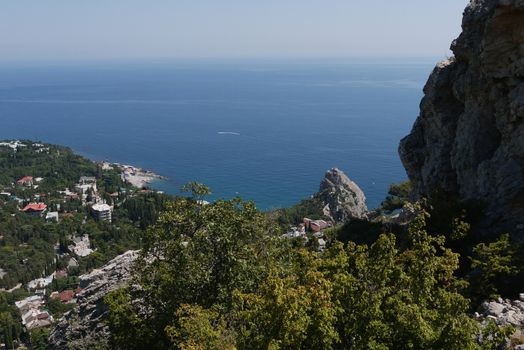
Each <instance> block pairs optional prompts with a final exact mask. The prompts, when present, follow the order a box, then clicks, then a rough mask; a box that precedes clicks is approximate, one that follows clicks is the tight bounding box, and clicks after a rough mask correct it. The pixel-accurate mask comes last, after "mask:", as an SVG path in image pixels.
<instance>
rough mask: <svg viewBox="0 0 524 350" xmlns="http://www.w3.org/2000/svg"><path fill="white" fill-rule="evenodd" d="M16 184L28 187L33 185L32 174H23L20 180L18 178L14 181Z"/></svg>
mask: <svg viewBox="0 0 524 350" xmlns="http://www.w3.org/2000/svg"><path fill="white" fill-rule="evenodd" d="M16 184H17V185H22V186H28V187H31V186H33V177H32V176H24V177H23V178H21V179H20V180H18V181H17V182H16Z"/></svg>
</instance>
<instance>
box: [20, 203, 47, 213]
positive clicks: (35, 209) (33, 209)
mask: <svg viewBox="0 0 524 350" xmlns="http://www.w3.org/2000/svg"><path fill="white" fill-rule="evenodd" d="M46 209H47V205H45V204H44V203H30V204H28V205H26V206H25V207H24V209H22V211H23V212H24V213H26V214H30V215H35V216H40V215H42V213H43V212H44V211H45V210H46Z"/></svg>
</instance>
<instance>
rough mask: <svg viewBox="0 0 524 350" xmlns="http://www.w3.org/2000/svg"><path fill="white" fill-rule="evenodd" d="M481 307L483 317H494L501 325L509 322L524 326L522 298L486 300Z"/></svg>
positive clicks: (520, 326) (523, 303) (518, 326)
mask: <svg viewBox="0 0 524 350" xmlns="http://www.w3.org/2000/svg"><path fill="white" fill-rule="evenodd" d="M481 309H482V310H481V311H482V317H483V318H486V319H492V320H494V321H495V323H497V324H498V325H499V326H504V325H508V324H511V325H513V326H515V327H517V328H522V327H523V326H524V302H523V301H521V300H509V299H506V300H502V299H499V300H497V301H485V302H484V303H483V304H482V306H481Z"/></svg>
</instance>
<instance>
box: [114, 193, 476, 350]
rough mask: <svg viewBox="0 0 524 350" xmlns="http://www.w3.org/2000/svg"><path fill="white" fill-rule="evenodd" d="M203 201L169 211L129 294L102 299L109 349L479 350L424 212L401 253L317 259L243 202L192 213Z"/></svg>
mask: <svg viewBox="0 0 524 350" xmlns="http://www.w3.org/2000/svg"><path fill="white" fill-rule="evenodd" d="M204 193H205V189H203V188H201V187H199V188H197V189H196V191H195V196H194V197H193V198H185V199H179V200H177V201H175V202H173V203H170V204H169V205H168V207H167V210H166V212H164V213H163V214H162V215H161V216H160V219H159V220H158V222H157V223H156V224H155V225H153V226H152V227H151V228H150V229H149V230H148V231H147V235H146V238H145V242H144V250H143V255H142V260H141V261H140V262H139V263H138V264H137V266H136V267H137V273H136V276H135V279H136V281H135V282H136V283H135V284H133V285H134V286H135V287H132V288H126V289H121V290H118V291H115V292H113V293H111V294H110V295H108V296H107V297H106V302H107V304H108V305H109V308H110V311H111V312H110V320H109V324H110V327H111V330H112V334H113V338H112V346H113V348H119V349H150V348H155V349H171V348H175V349H346V348H350V349H408V348H409V349H476V348H478V345H477V343H476V342H475V338H474V334H475V333H476V332H477V326H476V323H475V322H474V321H473V320H472V319H470V318H469V317H468V316H467V313H466V312H467V310H468V307H469V304H468V300H467V299H466V298H464V297H463V296H462V295H461V294H460V291H461V289H462V288H463V287H464V286H463V283H462V282H461V281H460V280H459V279H457V278H456V277H455V275H454V272H455V271H456V269H457V268H458V262H459V257H458V255H457V254H455V253H453V252H452V251H451V250H450V249H449V248H446V247H445V245H444V243H445V238H444V237H442V236H434V235H430V234H428V233H427V231H426V219H427V216H426V215H425V214H424V212H422V213H421V215H419V216H418V218H417V219H416V220H415V221H414V223H413V224H412V225H411V227H410V229H409V232H408V241H409V242H408V243H407V244H406V246H405V247H402V248H400V247H399V246H398V244H397V242H396V238H395V236H394V235H393V234H381V235H380V236H379V237H378V239H377V240H376V242H374V243H372V244H371V245H369V246H368V245H358V244H356V243H352V242H349V243H348V244H346V245H344V244H343V243H340V242H334V243H333V244H332V245H331V247H329V248H328V249H327V250H325V251H324V252H323V253H318V252H315V251H312V250H309V249H306V248H304V247H292V246H291V244H289V241H287V240H283V239H280V238H277V237H278V236H276V235H275V234H272V232H273V227H272V225H271V223H269V222H268V221H267V220H266V218H265V217H264V216H263V215H261V214H260V213H259V212H257V210H256V209H255V207H254V205H253V204H251V203H246V202H243V201H241V200H239V199H235V200H231V201H218V202H216V203H214V204H211V205H202V204H201V201H199V196H200V195H202V194H204ZM136 286H140V287H136ZM130 329H133V332H129V330H130Z"/></svg>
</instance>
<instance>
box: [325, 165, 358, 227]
mask: <svg viewBox="0 0 524 350" xmlns="http://www.w3.org/2000/svg"><path fill="white" fill-rule="evenodd" d="M318 196H319V198H320V200H321V201H322V204H323V207H324V208H323V211H324V215H326V216H328V217H331V218H332V219H333V221H335V222H337V223H338V222H345V221H347V220H349V219H362V218H365V217H366V216H367V213H368V208H367V206H366V197H365V196H364V192H362V190H361V189H360V187H358V185H357V184H356V183H354V182H353V181H351V180H350V179H349V178H348V177H347V176H346V174H344V172H342V171H341V170H339V169H337V168H333V169H331V170H329V171H328V172H326V175H325V177H324V179H323V180H322V182H321V183H320V191H319V193H318Z"/></svg>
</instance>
